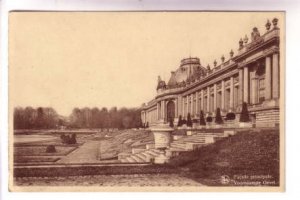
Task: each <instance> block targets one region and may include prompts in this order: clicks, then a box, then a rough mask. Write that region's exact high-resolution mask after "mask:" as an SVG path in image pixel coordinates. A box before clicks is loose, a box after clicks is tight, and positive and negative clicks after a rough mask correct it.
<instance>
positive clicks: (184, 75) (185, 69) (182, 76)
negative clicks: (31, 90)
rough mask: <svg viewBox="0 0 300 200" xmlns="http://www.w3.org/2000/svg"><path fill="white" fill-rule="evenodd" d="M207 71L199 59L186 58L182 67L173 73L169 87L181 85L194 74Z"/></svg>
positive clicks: (181, 63)
mask: <svg viewBox="0 0 300 200" xmlns="http://www.w3.org/2000/svg"><path fill="white" fill-rule="evenodd" d="M203 70H205V69H204V68H203V67H202V66H201V64H200V60H199V58H185V59H182V60H181V62H180V66H179V68H178V69H177V70H176V71H172V72H171V77H170V79H169V81H168V86H171V87H172V86H176V85H178V84H179V83H181V82H183V81H186V80H187V79H188V78H189V77H191V76H192V75H193V74H201V72H200V73H199V71H203Z"/></svg>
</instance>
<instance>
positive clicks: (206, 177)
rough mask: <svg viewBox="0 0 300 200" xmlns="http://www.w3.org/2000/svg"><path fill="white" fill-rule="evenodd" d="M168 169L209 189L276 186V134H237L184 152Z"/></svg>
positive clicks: (277, 132)
mask: <svg viewBox="0 0 300 200" xmlns="http://www.w3.org/2000/svg"><path fill="white" fill-rule="evenodd" d="M170 165H171V166H173V167H179V168H181V169H182V173H184V174H185V175H186V176H189V177H191V178H193V179H195V180H197V181H199V182H201V183H203V184H205V185H210V186H229V185H235V186H236V185H237V184H241V186H251V185H253V184H260V185H268V186H278V184H279V131H278V130H276V131H275V130H261V131H244V132H240V133H238V134H237V135H234V136H230V137H228V138H224V139H221V140H218V141H217V142H216V143H214V144H212V145H208V146H205V147H202V148H200V149H198V150H196V151H193V152H184V153H182V154H181V156H178V157H175V158H173V159H171V161H170ZM224 177H225V178H227V181H225V182H224ZM239 186H240V185H239Z"/></svg>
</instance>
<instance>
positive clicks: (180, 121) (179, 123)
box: [177, 115, 182, 127]
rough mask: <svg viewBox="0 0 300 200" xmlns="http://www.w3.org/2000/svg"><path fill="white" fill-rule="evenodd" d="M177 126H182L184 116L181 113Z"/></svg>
mask: <svg viewBox="0 0 300 200" xmlns="http://www.w3.org/2000/svg"><path fill="white" fill-rule="evenodd" d="M177 126H178V127H180V126H182V117H181V115H179V118H178V123H177Z"/></svg>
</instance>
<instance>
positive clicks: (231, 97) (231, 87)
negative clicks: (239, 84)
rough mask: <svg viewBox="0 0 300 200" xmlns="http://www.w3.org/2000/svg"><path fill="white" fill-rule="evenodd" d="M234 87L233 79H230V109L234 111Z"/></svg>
mask: <svg viewBox="0 0 300 200" xmlns="http://www.w3.org/2000/svg"><path fill="white" fill-rule="evenodd" d="M233 87H234V85H233V77H230V96H229V109H230V110H233V92H234V90H233V89H234V88H233Z"/></svg>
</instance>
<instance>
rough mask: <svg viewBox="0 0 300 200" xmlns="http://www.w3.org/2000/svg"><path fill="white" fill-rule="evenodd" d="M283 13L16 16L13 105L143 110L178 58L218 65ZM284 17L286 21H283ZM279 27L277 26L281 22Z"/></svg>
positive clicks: (12, 43) (66, 109)
mask: <svg viewBox="0 0 300 200" xmlns="http://www.w3.org/2000/svg"><path fill="white" fill-rule="evenodd" d="M274 17H277V18H281V15H280V14H279V13H270V12H269V13H237V12H235V13H229V12H228V13H220V12H219V13H201V12H190V13H185V12H180V13H175V12H168V13H164V12H160V13H159V12H147V13H140V12H132V13H126V12H112V13H110V12H102V13H101V12H90V13H88V12H86V13H83V12H82V13H76V12H69V13H66V12H65V13H56V12H51V13H30V14H29V13H21V12H18V13H11V15H10V19H9V23H10V24H9V26H10V27H9V70H10V74H9V76H10V77H9V79H10V82H9V86H10V102H11V103H12V104H11V105H13V106H33V107H37V106H51V107H53V108H54V109H56V110H57V112H58V113H59V114H62V115H69V114H70V112H71V110H72V109H73V108H74V107H104V106H105V107H108V108H110V107H112V106H117V107H123V106H125V107H138V106H140V105H141V104H142V103H143V102H148V101H150V100H151V99H152V98H154V96H155V94H156V84H157V76H158V75H161V77H162V78H163V79H164V80H166V81H168V79H169V77H170V71H171V70H175V69H176V68H178V66H179V63H180V60H181V59H182V58H186V57H189V56H192V57H199V58H200V61H201V64H202V65H203V66H207V64H210V66H213V64H212V63H213V61H214V59H217V61H218V63H220V60H221V59H220V58H221V56H222V55H223V54H224V56H225V58H226V59H227V58H228V57H229V52H230V50H231V49H233V51H234V52H235V54H236V53H237V48H238V41H239V39H240V38H241V37H244V36H245V35H246V34H247V35H248V37H249V39H250V38H251V37H250V34H251V30H252V28H253V27H257V28H258V29H259V31H260V33H261V34H263V33H264V32H265V27H264V26H265V23H266V21H267V19H270V21H271V20H272V19H273V18H274ZM282 21H283V19H282V18H281V21H280V23H282ZM279 26H280V25H279Z"/></svg>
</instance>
